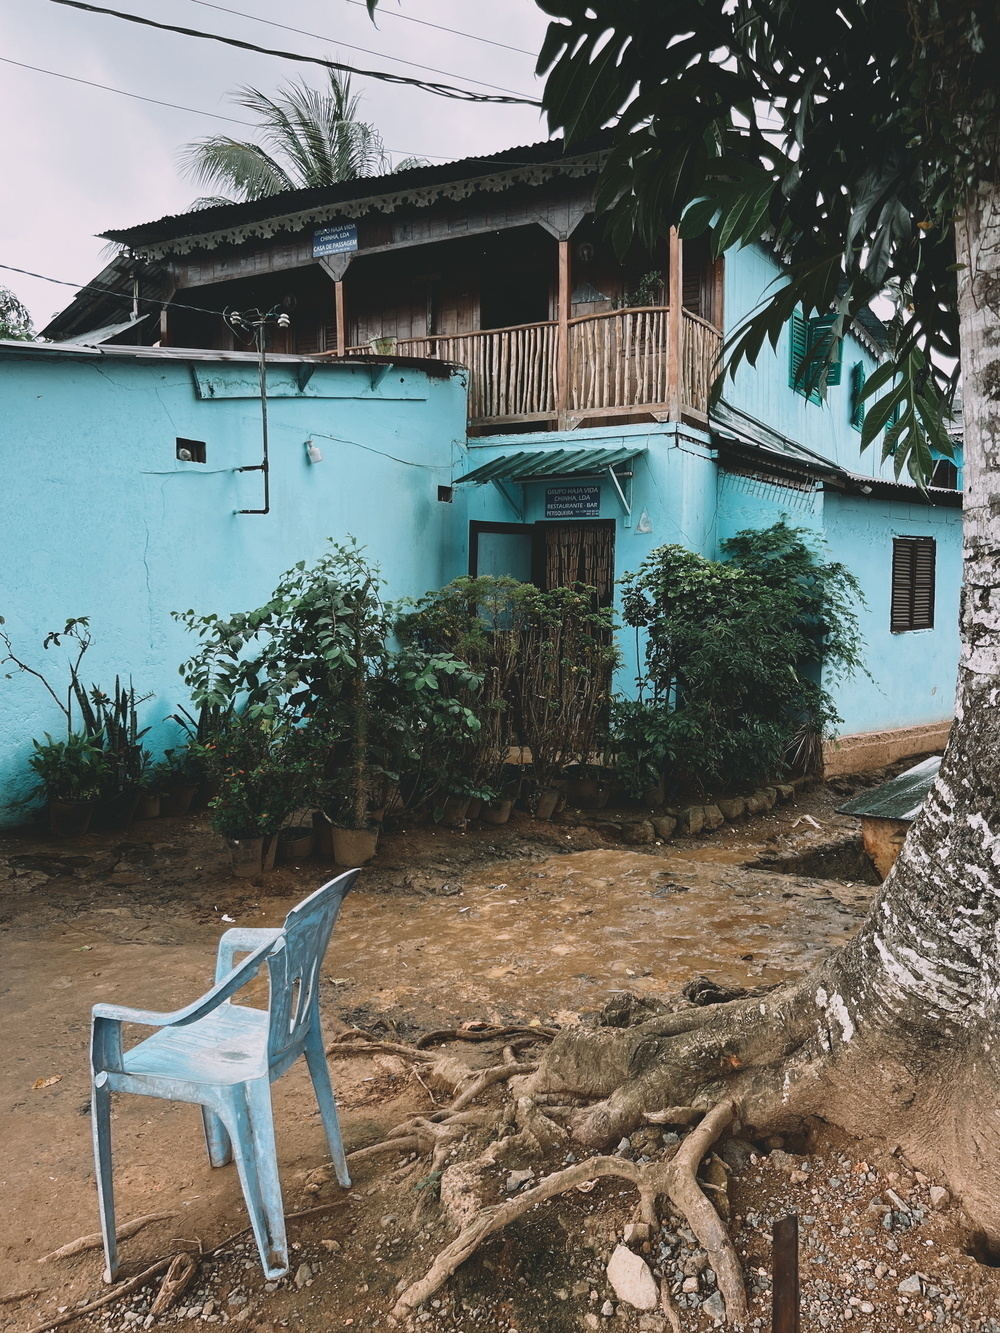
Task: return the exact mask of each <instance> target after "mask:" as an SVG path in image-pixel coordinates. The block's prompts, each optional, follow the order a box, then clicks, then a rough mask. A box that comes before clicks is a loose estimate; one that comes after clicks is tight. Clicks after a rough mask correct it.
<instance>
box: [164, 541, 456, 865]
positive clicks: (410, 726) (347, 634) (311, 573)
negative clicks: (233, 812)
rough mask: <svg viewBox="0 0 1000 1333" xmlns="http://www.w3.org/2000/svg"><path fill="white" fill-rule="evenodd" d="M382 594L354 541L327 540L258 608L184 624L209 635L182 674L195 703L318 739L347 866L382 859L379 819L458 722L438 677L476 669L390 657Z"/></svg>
mask: <svg viewBox="0 0 1000 1333" xmlns="http://www.w3.org/2000/svg"><path fill="white" fill-rule="evenodd" d="M379 588H380V578H379V573H378V570H377V569H376V568H375V567H374V566H372V565H371V564H370V563H369V562H368V561H367V560H366V559H365V557H364V553H363V551H362V550H361V549H360V548H359V547H358V546H357V544H356V543H354V542H351V543H349V544H347V545H337V544H335V543H331V546H330V549H329V550H328V551H327V552H326V553H325V554H324V555H323V556H322V557H321V558H320V559H319V560H318V561H317V562H316V564H315V565H313V566H312V567H307V566H306V564H305V562H304V561H303V562H300V563H299V564H297V565H296V566H295V567H294V568H293V569H291V570H289V571H288V572H287V573H286V574H285V575H284V576H283V577H282V579H281V581H280V582H279V584H278V586H277V588H276V589H275V591H274V593H273V595H272V597H271V599H270V601H269V602H267V603H266V604H265V605H264V606H262V607H259V608H258V609H257V610H255V611H251V612H248V613H241V614H238V615H235V616H231V617H230V618H229V619H227V620H222V619H221V618H219V617H218V616H214V615H209V616H201V617H199V616H196V615H195V613H194V612H186V613H184V614H183V615H182V616H180V617H179V618H180V619H181V620H183V621H184V622H185V623H186V624H187V625H188V626H189V627H190V628H191V629H192V630H193V631H194V632H195V633H197V634H198V635H199V637H200V638H201V640H202V647H201V649H200V650H199V652H198V653H197V654H196V656H195V657H194V658H192V659H191V661H190V662H188V663H186V664H185V665H184V667H183V668H182V673H183V674H184V676H185V679H186V680H187V681H188V684H189V685H191V687H192V689H193V690H194V696H195V700H196V702H197V703H199V704H200V705H209V706H225V705H227V704H229V703H230V702H231V701H232V700H233V699H235V698H241V699H243V700H244V707H245V711H246V713H247V714H248V715H249V716H251V717H254V718H257V719H260V720H261V721H264V722H267V721H270V722H277V721H278V720H279V719H284V720H285V722H286V723H288V724H290V725H297V724H299V723H302V722H305V721H308V724H309V729H310V732H311V733H312V734H313V735H315V736H317V737H320V738H321V740H320V741H319V742H318V745H319V748H320V749H321V750H322V757H323V765H322V767H323V781H322V783H321V784H320V786H319V789H318V797H319V799H318V802H317V803H318V804H319V806H320V808H321V810H322V812H323V815H324V828H326V829H328V830H329V831H330V833H331V837H332V839H333V840H334V848H333V854H334V857H335V859H336V860H337V861H338V863H339V864H341V865H344V866H357V865H363V864H364V863H365V862H366V861H369V860H371V858H372V856H374V854H375V848H376V845H377V840H378V834H379V819H380V815H379V812H380V811H382V810H384V809H385V807H386V805H387V802H388V801H389V799H390V797H391V796H392V794H393V792H394V791H395V789H396V788H397V787H398V786H399V784H400V781H401V779H402V777H403V775H404V770H405V769H406V768H407V767H410V768H412V767H413V766H416V767H417V768H418V769H419V768H420V765H421V754H422V753H424V752H425V750H426V745H427V744H428V743H429V742H428V737H432V736H435V735H436V734H437V731H438V729H439V728H440V726H441V725H443V723H442V719H443V718H445V717H446V716H449V715H451V714H450V710H451V708H452V705H453V703H455V701H452V700H451V699H450V698H449V696H448V694H447V690H446V689H444V687H443V686H442V683H441V682H442V681H443V679H444V678H445V677H447V675H448V672H449V671H453V672H455V673H459V672H461V671H465V673H466V674H467V675H468V674H469V673H468V668H467V667H465V666H464V664H462V663H457V662H455V661H454V659H453V658H452V657H451V656H450V655H448V654H436V655H435V654H419V653H412V652H408V653H405V654H404V653H400V654H396V653H394V652H393V651H392V650H391V649H390V648H389V646H388V639H389V634H390V631H391V629H392V623H393V612H392V609H391V608H388V607H386V606H385V605H384V604H383V602H382V600H381V597H380V593H379ZM439 704H440V706H439ZM455 707H456V709H457V710H458V711H459V712H461V710H462V708H463V706H462V705H461V704H460V703H455ZM457 715H458V713H456V714H455V716H457ZM461 716H463V717H464V716H465V714H464V713H462V714H461ZM301 804H302V802H301V801H300V802H297V803H293V806H291V807H289V808H295V806H296V805H301Z"/></svg>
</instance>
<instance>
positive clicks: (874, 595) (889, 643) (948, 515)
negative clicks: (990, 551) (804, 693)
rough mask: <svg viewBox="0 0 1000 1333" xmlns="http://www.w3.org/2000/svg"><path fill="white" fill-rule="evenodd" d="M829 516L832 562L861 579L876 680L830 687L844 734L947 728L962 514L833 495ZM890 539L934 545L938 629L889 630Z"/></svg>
mask: <svg viewBox="0 0 1000 1333" xmlns="http://www.w3.org/2000/svg"><path fill="white" fill-rule="evenodd" d="M824 514H825V523H824V527H825V532H826V537H827V542H828V549H829V553H830V558H831V559H833V560H839V561H841V562H842V563H843V564H845V565H846V566H847V567H848V569H850V570H851V572H852V573H853V574H854V575H855V576H856V578H857V579H858V580H859V582H860V584H861V588H862V591H863V592H864V597H865V603H866V605H865V606H863V607H859V608H858V616H859V620H860V622H861V632H862V634H863V635H864V639H865V645H866V654H867V660H868V663H869V671H870V672H871V676H872V679H871V680H869V679H867V678H866V677H864V676H861V675H857V676H854V677H853V678H852V679H851V680H849V681H846V682H841V683H838V684H834V683H832V682H827V685H828V688H829V689H830V691H831V693H832V695H833V697H834V700H835V701H836V704H837V708H838V711H839V712H840V713H841V715H842V716H843V718H844V724H843V727H842V732H843V734H844V735H845V736H846V735H850V734H853V733H857V732H877V731H884V730H886V729H887V728H911V727H924V726H929V725H931V724H941V723H947V722H948V721H949V720H950V719H951V718H952V717H953V716H954V703H955V682H956V676H957V669H958V653H959V632H958V602H959V593H960V590H961V584H962V527H961V511H959V510H957V509H945V508H942V507H939V506H934V505H925V504H912V505H911V504H903V503H900V502H897V501H891V500H877V499H875V498H874V497H869V498H867V499H862V498H854V497H850V496H845V495H838V494H835V493H831V492H828V493H827V494H826V495H825V497H824ZM893 537H933V538H934V539H935V541H936V543H937V556H936V569H935V612H934V628H933V629H925V630H908V631H906V632H905V633H901V634H900V633H896V634H893V633H892V632H891V631H890V629H889V603H890V593H891V588H890V581H891V573H892V539H893ZM918 748H927V749H933V748H934V745H933V744H931V745H928V746H926V747H918ZM909 752H910V753H914V751H912V750H911V751H909Z"/></svg>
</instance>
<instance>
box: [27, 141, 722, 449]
mask: <svg viewBox="0 0 1000 1333" xmlns="http://www.w3.org/2000/svg"><path fill="white" fill-rule="evenodd" d="M515 154H516V155H517V156H518V157H524V158H527V159H530V160H528V161H521V162H519V163H511V162H510V160H509V159H510V157H512V156H513V155H515ZM599 161H600V153H599V151H594V152H591V153H588V154H582V155H579V156H577V157H574V158H571V159H565V158H563V157H562V154H561V148H560V146H559V145H553V144H544V145H535V146H533V147H532V148H529V149H517V150H511V154H508V155H500V156H499V157H498V159H497V160H488V161H487V163H486V167H488V168H489V171H488V172H487V171H486V167H484V165H483V160H474V161H470V162H466V163H454V164H447V166H446V167H433V168H418V169H416V170H415V171H412V172H406V173H402V174H401V175H400V176H399V177H381V178H375V179H371V180H367V181H355V182H351V183H348V184H345V185H342V186H339V187H329V189H327V190H321V191H316V190H311V191H296V192H293V193H292V194H289V195H286V196H280V195H279V196H275V197H274V198H273V199H272V200H261V201H256V202H255V203H251V204H242V205H232V206H228V207H226V208H216V209H207V210H204V211H201V212H196V213H190V214H186V215H184V216H183V217H179V218H168V219H163V220H161V222H160V223H154V224H149V225H148V226H146V227H140V228H133V229H132V230H131V231H130V232H120V233H109V236H111V237H112V239H115V240H119V241H120V242H121V243H122V244H124V245H127V246H128V247H129V248H130V252H131V253H130V255H128V256H125V255H123V256H122V258H121V259H120V260H119V261H116V263H117V265H118V268H119V269H120V271H121V274H122V275H123V277H125V276H130V278H131V281H130V283H128V284H126V283H124V282H123V284H122V285H123V287H124V286H131V288H132V290H131V291H128V293H127V294H128V296H129V297H131V298H133V299H134V300H136V301H137V303H138V304H139V306H140V308H142V302H143V300H144V299H145V300H147V301H148V300H149V299H150V298H151V297H152V293H153V292H154V291H155V292H156V294H157V295H162V296H163V297H166V298H167V300H166V301H163V302H162V304H161V307H160V309H159V311H158V319H157V318H155V317H147V318H145V319H144V320H143V321H141V323H140V324H138V325H136V326H134V327H133V328H130V329H126V330H123V331H122V332H121V333H119V334H117V335H113V340H114V341H115V342H129V341H131V342H136V341H143V342H150V343H152V342H159V343H160V344H161V345H164V346H175V347H199V348H207V349H217V350H229V349H236V348H239V347H241V346H242V344H241V343H240V342H239V341H238V340H237V338H236V336H235V335H234V333H233V331H232V329H231V328H230V326H229V325H228V324H227V323H226V321H225V319H224V317H223V316H224V312H226V311H227V310H230V311H231V310H240V311H245V310H248V309H251V308H256V309H260V310H270V309H272V308H276V307H277V308H279V309H281V310H283V311H285V312H286V313H287V314H288V315H289V317H290V327H289V328H288V330H287V331H283V332H282V331H278V330H275V333H274V337H273V340H272V341H271V342H270V344H269V346H270V347H271V348H272V349H273V350H274V351H276V352H289V353H295V354H299V355H315V354H317V353H318V354H326V355H331V356H351V357H357V356H369V355H381V356H386V355H391V354H393V353H395V354H398V355H400V356H409V357H429V358H435V359H439V360H443V361H449V362H457V363H459V364H461V365H463V366H465V367H467V368H468V372H469V413H468V414H469V429H470V433H471V434H473V435H475V434H487V433H488V434H496V433H503V432H504V431H522V432H523V431H524V430H525V429H526V428H527V429H532V428H533V429H537V430H551V429H565V428H567V427H572V426H575V425H583V424H586V425H600V424H604V423H605V422H607V423H609V424H610V423H612V422H616V421H622V420H631V421H633V422H635V421H643V420H646V421H648V420H651V419H652V420H681V419H689V420H691V421H693V422H697V423H699V424H703V423H705V422H706V421H707V414H708V399H709V390H710V387H711V383H712V380H713V378H714V372H715V367H716V364H717V361H718V357H719V353H720V349H721V342H722V328H723V310H722V261H721V260H716V259H714V258H713V257H712V256H711V254H710V251H709V244H708V239H707V237H703V238H699V239H698V240H697V241H695V242H687V243H685V244H683V245H682V243H681V242H680V240H679V239H678V238H677V237H676V236H671V237H670V238H669V239H667V238H665V239H664V240H663V241H662V242H661V243H658V244H657V245H655V246H654V247H653V248H652V250H645V249H643V248H642V247H640V246H638V245H636V246H633V247H632V248H631V249H630V250H629V251H628V252H627V253H626V254H625V255H623V256H619V255H616V254H615V252H614V251H613V249H612V246H611V244H610V242H609V240H608V239H607V237H606V234H605V229H604V226H603V224H602V223H601V222H600V221H598V220H597V219H595V216H594V198H593V193H594V186H595V183H596V176H597V170H598V166H599ZM484 172H486V174H484ZM404 187H405V188H404ZM390 188H391V189H392V190H393V193H392V194H391V195H389V194H387V193H386V192H387V191H388V190H389V189H390ZM320 196H322V197H320ZM307 203H308V204H310V205H312V206H313V207H312V209H311V211H310V210H307V209H304V208H303V205H304V204H307ZM124 294H125V293H123V295H124ZM82 295H83V294H81V296H82ZM79 304H80V301H79V298H78V301H77V302H76V303H74V307H76V306H78V305H79ZM121 304H122V302H119V307H120V306H121ZM112 305H113V303H111V302H110V301H107V302H105V307H104V308H103V312H102V313H101V314H98V312H97V310H96V309H95V310H93V311H92V312H91V324H90V327H91V328H93V327H94V326H95V325H96V324H111V323H112V322H113V317H114V315H116V314H117V317H118V318H121V316H122V310H121V308H119V309H118V310H117V311H115V310H113V309H112ZM74 307H70V309H69V310H68V311H66V312H64V315H63V316H60V317H57V320H56V321H53V324H52V325H50V327H49V329H48V330H46V332H47V333H48V334H49V335H50V336H55V337H57V338H61V337H68V336H69V337H71V336H73V320H72V319H70V318H67V317H68V316H70V315H71V313H72V312H73V311H74ZM147 308H148V307H147ZM76 315H77V324H79V323H80V321H81V319H83V318H84V316H83V315H82V314H81V312H80V311H77V312H76Z"/></svg>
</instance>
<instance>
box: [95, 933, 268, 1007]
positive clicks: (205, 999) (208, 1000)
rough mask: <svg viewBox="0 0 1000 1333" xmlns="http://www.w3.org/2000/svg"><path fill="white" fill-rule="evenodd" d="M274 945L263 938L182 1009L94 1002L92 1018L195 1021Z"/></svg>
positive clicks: (239, 985)
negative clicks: (135, 1006)
mask: <svg viewBox="0 0 1000 1333" xmlns="http://www.w3.org/2000/svg"><path fill="white" fill-rule="evenodd" d="M279 934H280V932H279ZM274 944H275V941H274V940H273V939H268V940H265V941H264V942H263V943H262V944H261V945H260V946H259V947H258V948H257V949H255V950H254V952H253V953H251V954H250V955H249V956H248V957H246V958H244V959H243V962H242V963H240V964H239V966H237V967H234V968H233V969H232V970H231V971H230V972H228V973H227V974H226V976H224V977H223V978H222V979H221V980H220V981H217V982H216V983H215V985H214V986H213V987H212V989H211V990H210V991H206V992H205V994H204V995H202V996H201V997H200V998H199V999H197V1000H195V1001H194V1002H193V1003H192V1004H188V1005H185V1007H184V1008H183V1009H174V1010H173V1011H172V1012H171V1013H166V1014H164V1013H158V1012H157V1011H156V1010H155V1009H129V1008H126V1007H125V1006H124V1005H120V1004H95V1005H94V1008H93V1011H92V1012H93V1016H94V1019H95V1021H96V1020H97V1019H103V1020H105V1021H111V1022H113V1023H141V1024H143V1026H145V1027H154V1028H167V1027H170V1028H173V1027H185V1026H186V1025H187V1024H188V1023H196V1022H197V1021H198V1019H199V1018H204V1017H205V1015H206V1014H210V1013H211V1012H212V1010H213V1009H217V1008H218V1007H219V1005H220V1004H222V1003H223V1002H224V1001H226V1000H228V999H229V997H230V995H234V994H235V993H236V992H237V991H238V990H240V989H242V987H243V986H245V985H246V984H247V982H248V981H249V980H250V978H251V977H252V976H254V974H255V973H256V971H257V969H258V967H260V965H261V963H262V962H263V961H264V959H265V958H266V957H267V955H268V954H269V953H270V952H271V950H272V949H273V948H274Z"/></svg>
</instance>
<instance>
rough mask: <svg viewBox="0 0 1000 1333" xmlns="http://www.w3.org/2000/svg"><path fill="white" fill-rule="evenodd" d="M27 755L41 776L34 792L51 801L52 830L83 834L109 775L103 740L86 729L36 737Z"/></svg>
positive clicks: (64, 834)
mask: <svg viewBox="0 0 1000 1333" xmlns="http://www.w3.org/2000/svg"><path fill="white" fill-rule="evenodd" d="M31 743H32V745H33V747H34V752H33V753H32V754H31V756H30V757H29V759H28V763H29V765H30V766H31V769H32V771H33V772H34V774H35V776H36V777H37V778H38V787H36V788H35V792H33V793H32V794H33V795H34V794H35V793H41V792H44V794H45V795H46V796H47V797H48V801H49V830H50V832H52V833H54V834H55V835H56V836H57V837H61V838H76V837H81V836H82V835H83V834H84V833H86V832H87V830H88V829H89V827H90V821H91V819H92V817H93V814H94V810H95V808H96V806H97V802H98V798H99V797H100V794H101V788H102V785H103V783H104V782H105V780H106V777H107V768H108V765H107V757H106V755H105V753H104V751H103V749H102V748H101V745H100V741H99V740H97V739H95V738H94V737H92V736H88V735H87V733H86V732H70V734H69V735H68V736H67V737H66V739H65V740H64V741H56V740H53V739H52V737H51V736H50V735H49V734H48V732H46V733H45V740H44V742H42V741H37V740H33V741H32V742H31Z"/></svg>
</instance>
